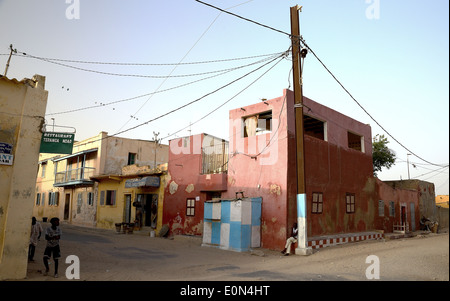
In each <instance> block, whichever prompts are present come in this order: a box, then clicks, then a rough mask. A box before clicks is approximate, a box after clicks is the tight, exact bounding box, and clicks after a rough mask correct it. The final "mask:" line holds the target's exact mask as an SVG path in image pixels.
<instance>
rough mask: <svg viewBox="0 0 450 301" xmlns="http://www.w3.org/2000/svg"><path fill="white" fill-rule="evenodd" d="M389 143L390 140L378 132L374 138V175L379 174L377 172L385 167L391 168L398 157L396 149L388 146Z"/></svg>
mask: <svg viewBox="0 0 450 301" xmlns="http://www.w3.org/2000/svg"><path fill="white" fill-rule="evenodd" d="M388 143H389V141H388V140H387V138H386V137H384V135H378V134H377V135H376V136H375V137H374V138H373V143H372V160H373V175H374V176H377V173H378V172H380V171H381V169H383V168H387V169H389V168H391V167H392V165H394V163H395V160H396V159H397V158H396V155H395V153H394V151H393V150H391V149H389V148H388V147H387V145H388Z"/></svg>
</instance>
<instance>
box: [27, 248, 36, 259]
mask: <svg viewBox="0 0 450 301" xmlns="http://www.w3.org/2000/svg"><path fill="white" fill-rule="evenodd" d="M34 251H36V247H35V246H34V245H33V244H30V246H29V248H28V260H33V258H34Z"/></svg>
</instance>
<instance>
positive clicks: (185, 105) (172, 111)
mask: <svg viewBox="0 0 450 301" xmlns="http://www.w3.org/2000/svg"><path fill="white" fill-rule="evenodd" d="M288 52H289V51H286V52H285V54H286V55H287V54H288ZM285 54H283V56H284V55H285ZM280 57H281V56H279V57H276V58H274V59H273V60H271V61H269V62H267V63H265V64H264V65H262V66H259V67H258V68H255V69H254V70H252V71H250V72H248V73H246V74H244V75H242V76H240V77H239V78H237V79H235V80H233V81H231V82H229V83H227V84H225V85H223V86H221V87H219V88H217V89H215V90H214V91H212V92H209V93H207V94H204V95H203V96H201V97H199V98H197V99H195V100H193V101H190V102H188V103H186V104H184V105H182V106H180V107H177V108H175V109H173V110H170V111H168V112H166V113H164V114H162V115H159V116H157V117H155V118H153V119H150V120H147V121H146V122H143V123H140V124H138V125H136V126H133V127H130V128H128V129H125V130H123V131H119V132H117V133H115V134H112V135H108V136H106V137H104V138H100V139H98V140H96V141H100V140H103V139H107V138H111V137H114V136H117V135H120V134H123V133H125V132H128V131H131V130H134V129H136V128H139V127H141V126H143V125H147V124H149V123H151V122H153V121H155V120H158V119H161V118H163V117H165V116H167V115H170V114H172V113H174V112H176V111H179V110H181V109H183V108H186V107H188V106H190V105H192V104H194V103H196V102H198V101H200V100H202V99H203V98H206V97H208V96H210V95H212V94H214V93H217V92H218V91H220V90H222V89H224V88H226V87H228V86H231V85H232V84H234V83H236V82H238V81H240V80H242V79H243V78H245V77H247V76H249V75H250V74H252V73H254V72H256V71H258V70H260V69H262V68H263V67H265V66H267V65H269V64H271V63H273V62H274V61H276V60H277V59H279V58H280ZM92 142H95V141H89V142H88V143H92ZM86 144H87V143H86ZM82 145H84V144H80V145H77V146H82Z"/></svg>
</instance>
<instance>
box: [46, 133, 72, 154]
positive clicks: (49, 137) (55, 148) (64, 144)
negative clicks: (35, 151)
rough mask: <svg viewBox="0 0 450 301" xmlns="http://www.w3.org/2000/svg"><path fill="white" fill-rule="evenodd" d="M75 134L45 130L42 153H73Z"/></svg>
mask: <svg viewBox="0 0 450 301" xmlns="http://www.w3.org/2000/svg"><path fill="white" fill-rule="evenodd" d="M74 138H75V134H72V133H56V132H45V133H43V134H42V139H41V148H40V150H39V152H40V153H49V154H72V148H73V141H74Z"/></svg>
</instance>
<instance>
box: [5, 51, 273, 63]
mask: <svg viewBox="0 0 450 301" xmlns="http://www.w3.org/2000/svg"><path fill="white" fill-rule="evenodd" d="M20 54H21V55H20V56H19V55H18V54H13V55H15V56H19V57H28V58H34V59H39V60H45V61H56V62H65V63H77V64H91V65H119V66H182V65H204V64H213V63H224V62H232V61H242V60H249V59H254V58H260V57H267V56H274V55H279V54H281V53H269V54H260V55H253V56H245V57H237V58H228V59H217V60H209V61H195V62H186V63H182V62H180V63H127V62H100V61H82V60H69V59H57V58H48V57H40V56H34V55H29V54H27V53H24V52H21V53H20ZM0 55H9V54H0Z"/></svg>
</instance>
